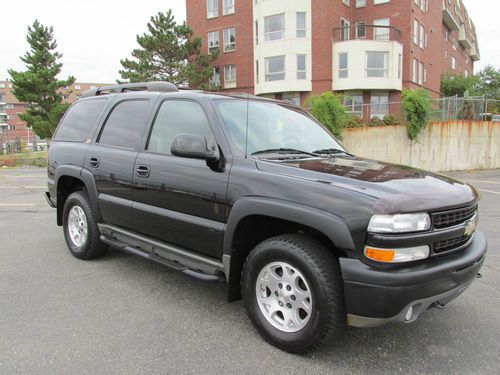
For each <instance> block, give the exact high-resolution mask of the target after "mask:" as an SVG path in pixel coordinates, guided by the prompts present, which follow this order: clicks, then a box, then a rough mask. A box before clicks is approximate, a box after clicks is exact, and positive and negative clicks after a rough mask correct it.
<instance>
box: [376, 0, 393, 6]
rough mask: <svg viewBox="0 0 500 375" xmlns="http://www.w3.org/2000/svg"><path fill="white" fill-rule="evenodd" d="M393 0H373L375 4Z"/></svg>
mask: <svg viewBox="0 0 500 375" xmlns="http://www.w3.org/2000/svg"><path fill="white" fill-rule="evenodd" d="M390 2H391V0H373V4H375V5H377V4H385V3H390Z"/></svg>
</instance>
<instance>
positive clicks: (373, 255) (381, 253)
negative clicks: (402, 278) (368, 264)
mask: <svg viewBox="0 0 500 375" xmlns="http://www.w3.org/2000/svg"><path fill="white" fill-rule="evenodd" d="M394 254H395V251H394V250H382V249H373V248H371V247H365V255H366V257H367V258H370V259H372V260H375V261H377V262H388V263H389V262H392V260H393V259H394Z"/></svg>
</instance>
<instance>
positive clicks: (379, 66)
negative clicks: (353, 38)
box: [366, 51, 389, 78]
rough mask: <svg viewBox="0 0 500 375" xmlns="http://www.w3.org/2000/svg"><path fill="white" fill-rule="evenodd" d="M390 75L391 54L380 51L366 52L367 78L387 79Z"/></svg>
mask: <svg viewBox="0 0 500 375" xmlns="http://www.w3.org/2000/svg"><path fill="white" fill-rule="evenodd" d="M388 74H389V53H388V52H380V51H371V52H366V76H367V77H382V78H383V77H385V78H387V77H388Z"/></svg>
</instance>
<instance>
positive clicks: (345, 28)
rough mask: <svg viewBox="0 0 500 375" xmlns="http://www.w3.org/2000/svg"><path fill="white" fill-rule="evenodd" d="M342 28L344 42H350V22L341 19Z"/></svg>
mask: <svg viewBox="0 0 500 375" xmlns="http://www.w3.org/2000/svg"><path fill="white" fill-rule="evenodd" d="M340 27H341V28H342V30H341V39H342V40H349V31H350V30H349V22H348V21H346V20H345V19H343V18H341V19H340Z"/></svg>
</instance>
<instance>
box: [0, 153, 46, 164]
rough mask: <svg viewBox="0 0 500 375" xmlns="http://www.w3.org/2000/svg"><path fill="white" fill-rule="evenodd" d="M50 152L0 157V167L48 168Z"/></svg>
mask: <svg viewBox="0 0 500 375" xmlns="http://www.w3.org/2000/svg"><path fill="white" fill-rule="evenodd" d="M47 155H48V151H36V152H22V153H16V154H7V155H0V167H4V166H5V167H25V166H32V167H46V166H47Z"/></svg>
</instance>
